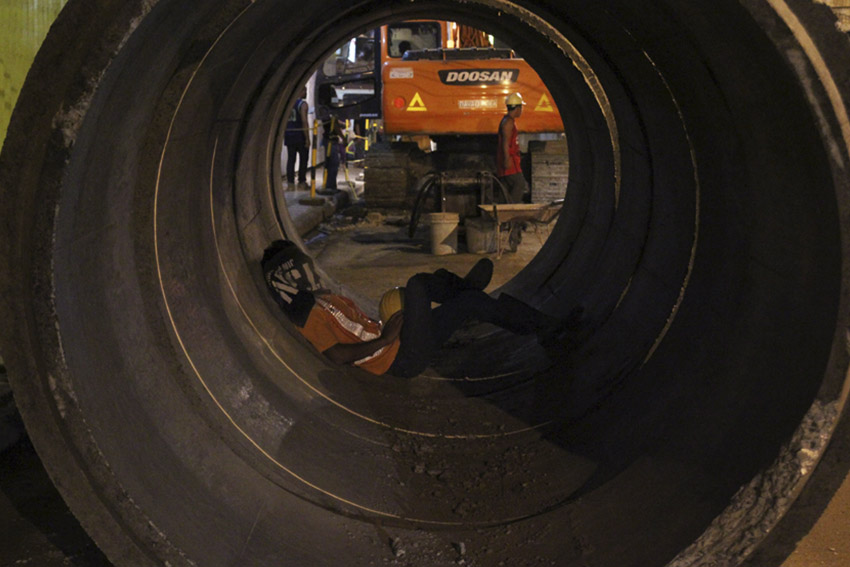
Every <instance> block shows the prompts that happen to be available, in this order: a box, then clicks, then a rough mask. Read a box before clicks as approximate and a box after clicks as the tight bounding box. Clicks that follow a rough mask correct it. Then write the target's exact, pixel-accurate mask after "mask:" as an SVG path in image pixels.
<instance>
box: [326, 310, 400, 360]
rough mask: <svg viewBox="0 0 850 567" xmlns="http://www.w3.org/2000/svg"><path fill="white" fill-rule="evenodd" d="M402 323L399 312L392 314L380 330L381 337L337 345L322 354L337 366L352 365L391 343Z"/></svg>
mask: <svg viewBox="0 0 850 567" xmlns="http://www.w3.org/2000/svg"><path fill="white" fill-rule="evenodd" d="M403 323H404V317H402V314H401V311H399V312H397V313H394V314H393V316H392V317H390V318H389V320H388V321H387V322H386V323H385V324H384V326H383V328H382V329H381V336H380V337H378V338H377V339H373V340H371V341H366V342H362V343H337V344H335V345H334V346H332V347H330V348H329V349H327V350H325V351H324V352H323V353H322V354H324V355H325V356H327V357H328V358H329V359H331V360H332V361H333V362H335V363H337V364H352V363H353V362H356V361H358V360H360V359H362V358H366V357H367V356H370V355H372V354H374V353H376V352H377V351H378V350H379V349H382V348H384V347H385V346H387V345H388V344H390V343H392V342H393V341H394V340H396V338H398V336H399V334H401V326H402V324H403Z"/></svg>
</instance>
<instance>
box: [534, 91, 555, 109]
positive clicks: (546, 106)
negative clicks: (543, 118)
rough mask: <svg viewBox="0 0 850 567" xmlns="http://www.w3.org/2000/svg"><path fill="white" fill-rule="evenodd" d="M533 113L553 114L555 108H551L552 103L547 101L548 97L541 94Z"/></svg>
mask: <svg viewBox="0 0 850 567" xmlns="http://www.w3.org/2000/svg"><path fill="white" fill-rule="evenodd" d="M534 111H535V112H555V107H554V106H552V103H551V102H550V101H549V97H548V96H546V93H543V96H541V97H540V101H539V102H538V103H537V106H536V107H534Z"/></svg>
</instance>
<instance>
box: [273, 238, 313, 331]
mask: <svg viewBox="0 0 850 567" xmlns="http://www.w3.org/2000/svg"><path fill="white" fill-rule="evenodd" d="M261 264H262V268H263V275H264V276H265V280H266V285H268V287H269V291H271V293H272V296H273V297H274V298H275V301H276V302H277V304H278V305H280V307H281V309H283V310H284V312H285V313H286V314H287V315H288V316H289V317H290V319H292V321H293V322H294V323H295V324H296V325H299V326H303V325H304V322H306V320H307V315H309V312H310V309H311V308H312V307H313V303H314V301H315V300H314V297H313V292H316V291H319V290H320V289H322V281H321V279H320V278H319V275H318V274H317V273H316V269H315V266H314V265H313V260H312V259H310V257H309V256H307V254H305V253H304V252H302V251H301V249H300V248H298V246H297V245H296V244H295V243H294V242H290V241H288V240H277V241H275V242H273V243H271V244H270V245H269V247H268V248H266V250H265V253H264V254H263V259H262V260H261Z"/></svg>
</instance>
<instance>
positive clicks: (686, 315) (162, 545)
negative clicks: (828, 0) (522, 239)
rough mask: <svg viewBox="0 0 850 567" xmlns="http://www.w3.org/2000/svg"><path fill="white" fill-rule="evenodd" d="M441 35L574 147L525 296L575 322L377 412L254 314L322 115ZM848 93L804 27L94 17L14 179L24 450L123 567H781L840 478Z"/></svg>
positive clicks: (166, 8)
mask: <svg viewBox="0 0 850 567" xmlns="http://www.w3.org/2000/svg"><path fill="white" fill-rule="evenodd" d="M422 17H431V18H433V17H439V18H441V19H447V20H454V21H461V22H468V23H472V24H474V25H476V26H478V27H481V28H484V29H486V30H487V31H489V32H490V33H493V34H495V35H497V36H498V37H500V38H503V39H504V40H505V41H506V42H507V43H508V44H509V45H512V46H513V47H514V48H515V49H517V50H518V51H519V52H520V53H521V54H522V55H523V56H524V57H526V58H527V59H528V60H529V61H530V62H531V63H532V65H533V66H534V67H535V69H537V70H538V72H539V73H540V75H541V76H542V77H543V78H544V80H545V81H546V83H547V85H548V86H549V88H550V90H551V92H552V93H554V96H555V98H556V100H555V102H556V103H557V105H558V107H559V108H560V109H561V113H562V115H563V116H564V120H565V123H564V128H565V131H566V134H567V138H568V141H569V148H570V167H571V170H570V186H569V189H568V192H567V200H566V203H565V206H564V211H563V213H562V216H561V218H560V219H559V221H558V224H557V226H556V228H555V230H554V232H553V234H552V235H551V237H550V239H549V240H548V241H547V243H546V245H545V246H544V248H543V249H542V250H541V252H540V253H539V254H538V256H537V257H536V258H535V259H534V261H533V262H532V263H531V264H530V265H529V266H528V267H527V268H526V269H525V270H523V271H522V272H521V273H520V274H518V275H517V276H516V277H515V278H514V279H513V280H512V281H511V282H510V283H509V284H508V285H507V289H508V290H510V291H511V292H513V293H514V294H516V295H518V296H520V297H521V298H523V299H525V300H526V301H528V302H531V303H533V304H535V305H537V306H539V307H541V308H544V309H546V310H548V311H550V312H552V313H559V314H563V313H567V312H568V311H569V310H570V309H571V308H573V307H574V306H576V305H583V306H584V307H585V310H586V313H587V318H588V321H589V322H590V324H591V328H592V333H591V334H590V336H589V337H588V339H587V341H586V342H585V343H584V344H583V345H582V346H581V347H580V348H579V349H578V350H576V351H574V352H572V353H571V354H570V355H569V356H567V357H565V358H563V359H559V360H558V361H554V362H553V361H551V360H548V359H547V358H546V357H545V356H544V355H543V354H542V353H540V352H538V351H535V349H534V348H532V346H533V345H528V344H526V343H521V342H517V340H516V339H515V338H512V337H506V336H502V335H498V334H497V335H490V336H481V337H479V338H478V339H477V340H473V341H472V343H471V344H470V345H468V347H467V348H468V349H470V350H469V351H467V355H465V356H463V357H460V358H461V359H462V360H460V361H456V362H454V363H453V362H451V361H450V360H449V361H448V362H447V363H446V364H445V366H446V367H445V368H441V369H438V370H439V372H438V373H439V374H442V376H443V377H445V379H440V380H438V379H435V378H434V377H433V376H431V377H418V378H414V379H412V380H400V379H395V378H392V377H389V376H386V377H378V378H376V377H372V376H364V375H363V374H362V373H359V372H355V371H351V370H346V369H342V368H340V367H337V366H334V365H333V364H331V363H330V362H328V361H327V360H325V359H323V358H322V357H321V356H319V355H318V354H316V353H315V352H314V351H313V350H311V349H310V348H309V346H308V345H307V344H306V343H305V342H304V341H303V339H301V338H300V336H299V335H298V334H297V333H296V332H295V331H294V330H293V328H292V326H291V325H290V324H289V323H288V322H287V321H286V320H285V319H284V317H283V316H282V314H281V313H280V312H279V311H278V310H277V308H276V307H275V304H274V303H273V301H272V300H271V298H270V297H269V295H268V293H267V291H266V289H265V288H264V284H263V281H262V277H261V274H260V270H259V264H258V262H259V259H260V257H261V255H262V252H263V249H264V247H265V246H266V245H267V244H268V242H270V241H271V240H273V239H276V238H280V237H281V236H282V235H292V232H293V230H292V226H291V225H292V220H291V219H290V218H289V216H288V213H287V211H286V210H285V207H283V206H282V205H281V204H280V203H279V202H278V201H277V200H276V198H275V196H276V195H278V194H279V192H278V189H279V184H280V180H279V171H280V169H279V164H277V163H275V157H274V156H276V155H278V154H279V151H278V150H279V145H280V125H281V120H282V117H284V116H285V115H286V112H287V110H288V108H290V107H291V104H292V101H293V100H294V95H295V94H297V89H298V87H299V85H300V84H302V83H303V81H305V80H306V79H307V77H308V76H309V75H310V73H311V72H312V70H313V69H314V68H315V66H316V65H317V62H318V61H320V60H321V58H322V57H323V56H324V55H326V54H327V53H328V52H329V51H330V50H331V49H332V48H334V47H335V46H336V45H338V44H339V43H341V42H342V41H343V40H345V39H346V38H348V37H351V36H352V35H354V34H355V33H357V32H360V31H363V30H367V29H370V28H373V27H375V26H376V25H378V24H380V23H383V22H387V21H391V20H396V21H397V20H401V19H415V18H422ZM847 69H850V46H848V44H847V39H846V37H844V36H843V35H842V34H840V33H839V32H837V31H836V30H835V25H834V19H833V18H832V15H831V14H830V12H829V11H828V10H827V9H826V8H825V7H823V6H820V5H816V4H812V3H810V2H809V1H807V0H739V1H733V0H719V1H713V2H705V3H694V2H684V1H677V0H653V1H647V2H640V3H638V2H617V1H613V0H600V1H597V2H558V3H550V2H530V1H529V2H522V3H512V2H508V1H503V0H480V1H465V2H459V1H448V0H443V1H421V2H420V1H414V2H410V1H398V2H386V1H380V2H378V1H374V0H363V1H358V2H335V1H326V0H314V1H312V2H307V3H304V2H290V1H287V0H279V1H272V0H259V1H256V2H248V1H246V0H241V1H233V0H209V1H205V2H195V3H189V2H179V1H169V0H160V1H158V2H157V1H150V0H146V1H130V2H111V3H103V2H92V1H82V0H80V1H77V0H71V1H70V2H69V3H68V5H67V7H66V8H65V10H64V11H63V12H62V14H61V16H60V18H59V20H58V21H57V22H56V24H55V25H54V27H53V28H52V30H51V32H50V34H49V36H48V38H47V41H46V42H45V45H44V47H43V48H42V50H41V52H40V53H39V55H38V58H37V60H36V63H35V65H34V67H33V69H32V71H31V73H30V75H29V77H28V79H27V83H26V85H25V88H24V89H23V92H22V94H21V99H20V102H19V105H18V107H17V108H16V110H15V113H14V116H13V120H12V124H11V127H10V130H9V136H8V138H7V141H6V144H5V146H4V148H3V153H2V157H1V158H0V159H2V163H0V182H1V183H2V202H3V210H2V213H1V214H2V215H3V223H2V230H3V234H2V239H0V242H2V268H1V269H0V277H2V283H3V290H4V291H3V299H2V317H3V326H2V343H1V344H0V353H2V356H3V358H4V360H5V361H6V364H7V367H8V370H9V374H10V380H11V381H12V385H13V389H14V393H15V397H16V400H17V403H18V405H19V409H20V411H21V413H22V415H23V417H24V419H25V422H26V425H27V429H28V431H29V433H30V435H31V437H32V439H33V441H34V444H35V445H36V448H37V450H38V452H39V455H40V457H41V459H42V460H43V462H44V465H45V467H46V469H47V470H48V472H49V474H50V476H51V477H52V479H53V480H54V482H55V484H56V486H57V488H58V489H59V491H60V492H61V493H62V495H63V496H64V498H65V499H66V500H67V502H68V504H69V506H70V508H71V509H72V511H73V512H74V513H75V515H76V516H77V517H78V518H79V519H80V521H81V523H82V524H83V526H84V527H85V528H86V530H87V531H88V532H89V533H90V534H91V535H92V537H93V538H94V540H95V541H96V542H97V543H98V545H99V546H100V547H101V548H102V549H103V550H104V551H105V552H106V554H107V555H108V556H109V558H110V559H111V560H112V561H113V562H114V563H115V564H116V565H133V566H137V565H148V564H150V565H156V564H162V563H167V564H170V565H205V566H206V565H254V566H262V565H269V566H271V565H274V566H281V565H287V566H305V565H328V566H337V565H377V564H384V563H391V564H399V565H437V566H439V565H456V564H459V563H465V564H468V565H481V566H488V565H502V564H504V565H558V566H569V565H576V566H578V565H583V566H587V565H593V566H595V567H614V566H616V567H622V566H626V565H634V566H640V567H649V566H655V565H658V566H662V565H672V566H676V567H685V566H691V565H707V564H712V565H738V564H744V563H747V562H750V563H751V564H759V565H776V564H778V562H779V561H780V560H781V559H782V558H783V557H784V555H785V554H787V553H788V552H789V551H790V549H788V547H787V545H789V544H788V543H787V542H793V541H794V540H795V537H797V536H799V535H801V534H802V533H805V531H806V530H807V529H808V527H809V526H810V525H811V523H812V522H813V520H814V517H816V516H817V514H818V513H819V511H820V510H821V509H822V508H823V506H824V505H825V502H826V500H827V499H828V498H829V496H830V494H831V493H832V492H833V491H834V490H835V488H836V486H837V483H838V481H839V480H840V479H841V478H843V476H844V475H845V474H846V472H847V466H848V465H847V463H848V462H850V460H848V459H847V458H846V451H847V450H848V448H847V443H848V439H849V438H850V437H848V433H849V432H850V430H848V424H847V419H846V416H843V413H844V412H843V410H844V402H845V396H846V391H847V378H846V374H847V367H848V354H847V342H846V341H847V336H846V329H847V327H848V305H847V298H848V269H847V266H846V264H845V261H844V259H845V258H847V257H850V255H848V253H847V252H848V251H847V246H848V243H850V221H848V218H850V206H849V205H848V200H847V194H848V193H847V190H848V177H847V173H846V172H847V170H848V167H850V153H848V145H847V142H848V139H850V126H848V119H847V110H846V107H845V103H846V101H845V99H846V97H847V95H848V94H850V93H848V91H847V87H846V70H847ZM494 352H498V353H503V356H499V357H496V356H492V354H493V353H494ZM505 353H506V354H505ZM473 356H474V357H476V358H474V359H473V360H487V361H490V362H488V363H487V364H484V363H483V362H482V363H480V364H479V363H476V364H472V365H470V364H469V362H468V361H469V360H470V357H473ZM492 361H495V362H492ZM464 365H466V367H464ZM470 366H471V371H473V372H475V377H476V380H474V381H464V380H453V379H451V377H452V376H457V375H463V374H465V373H468V371H470ZM517 369H519V370H523V372H517ZM505 376H511V378H510V379H507V378H505ZM768 533H769V534H770V535H765V534H768Z"/></svg>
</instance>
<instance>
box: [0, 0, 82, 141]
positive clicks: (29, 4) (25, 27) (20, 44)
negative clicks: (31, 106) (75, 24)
mask: <svg viewBox="0 0 850 567" xmlns="http://www.w3.org/2000/svg"><path fill="white" fill-rule="evenodd" d="M66 2H67V0H0V140H5V139H6V129H7V128H8V127H9V118H10V117H11V115H12V109H13V108H14V107H15V102H16V101H17V100H18V93H19V92H20V91H21V86H22V85H23V84H24V79H25V78H26V76H27V71H28V70H29V68H30V65H32V61H33V59H34V58H35V53H36V51H38V48H39V46H41V42H42V41H44V37H45V36H46V35H47V30H49V29H50V24H52V23H53V20H55V19H56V16H57V14H59V11H60V10H61V9H62V7H63V6H64V5H65V4H66Z"/></svg>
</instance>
